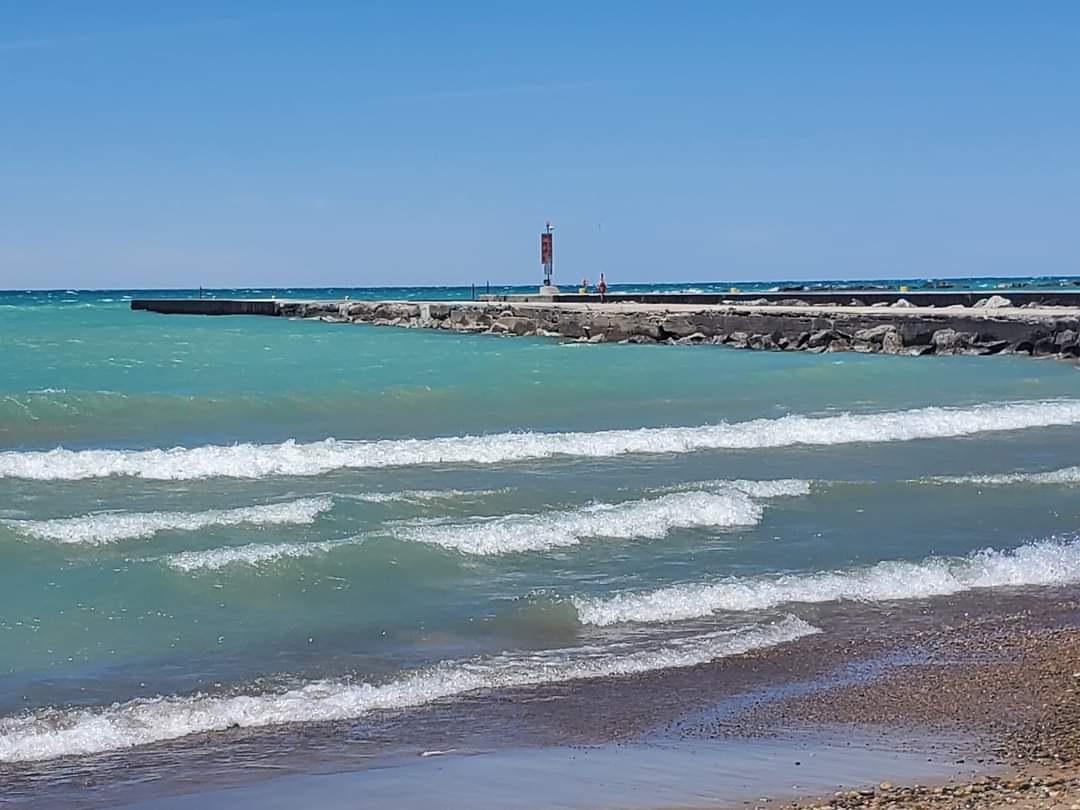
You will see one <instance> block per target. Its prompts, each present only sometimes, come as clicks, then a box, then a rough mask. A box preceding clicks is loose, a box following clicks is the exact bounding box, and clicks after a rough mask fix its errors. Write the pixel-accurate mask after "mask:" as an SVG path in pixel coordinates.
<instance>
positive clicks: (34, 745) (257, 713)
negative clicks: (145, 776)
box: [0, 617, 818, 762]
mask: <svg viewBox="0 0 1080 810" xmlns="http://www.w3.org/2000/svg"><path fill="white" fill-rule="evenodd" d="M816 632H818V631H817V629H816V628H814V627H813V626H812V625H809V624H807V623H806V622H804V621H801V620H799V619H796V618H794V617H788V618H786V619H784V620H781V621H778V622H775V623H771V624H761V625H755V626H749V627H745V628H742V629H739V630H733V631H724V632H716V633H709V634H706V635H699V636H689V637H685V638H682V639H679V640H676V641H671V642H668V643H667V644H665V645H663V646H654V647H647V648H643V649H642V648H639V649H624V650H621V651H619V652H610V651H609V652H605V653H591V652H590V651H589V650H586V649H582V648H579V649H565V650H553V651H545V652H537V653H521V654H518V653H514V654H503V655H499V656H492V657H488V658H480V659H473V660H469V661H454V662H443V663H441V664H438V665H436V666H434V667H431V668H429V669H426V670H421V671H417V672H414V673H411V674H407V675H405V676H403V677H401V678H400V679H398V680H394V681H390V682H389V683H383V684H371V683H356V682H347V681H339V680H319V681H314V682H311V683H308V684H306V685H305V686H302V687H299V688H296V689H291V690H289V691H285V692H274V693H262V694H254V695H235V696H225V697H218V696H205V695H196V696H194V697H156V698H151V699H137V700H133V701H130V702H128V703H117V704H113V705H112V706H108V707H104V708H96V709H67V710H57V709H45V710H41V711H37V712H34V713H29V714H24V715H19V716H15V717H6V718H0V762H26V761H33V760H44V759H51V758H54V757H60V756H69V755H78V754H93V753H100V752H103V751H115V750H121V749H125V748H130V747H132V746H137V745H146V744H148V743H154V742H159V741H162V740H171V739H176V738H178V737H184V736H187V735H189V734H198V733H203V732H210V731H220V730H223V729H227V728H233V727H236V726H240V727H244V728H255V727H261V726H274V725H280V724H283V723H297V722H326V721H331V720H345V719H350V718H354V717H359V716H361V715H363V714H366V713H367V712H370V711H374V710H379V709H398V708H405V707H410V706H419V705H422V704H426V703H431V702H432V701H436V700H441V699H445V698H450V697H454V696H457V695H462V694H466V693H469V692H476V691H480V690H486V689H505V688H513V687H522V686H533V685H539V684H546V683H557V682H562V681H571V680H582V679H593V678H606V677H616V676H621V675H631V674H634V673H639V672H649V671H654V670H662V669H673V668H677V667H688V666H694V665H697V664H702V663H705V662H708V661H714V660H717V659H719V658H724V657H728V656H732V655H740V654H742V653H745V652H749V651H751V650H756V649H761V648H764V647H771V646H775V645H777V644H783V643H785V642H788V641H794V640H796V639H798V638H802V637H803V636H807V635H810V634H812V633H816Z"/></svg>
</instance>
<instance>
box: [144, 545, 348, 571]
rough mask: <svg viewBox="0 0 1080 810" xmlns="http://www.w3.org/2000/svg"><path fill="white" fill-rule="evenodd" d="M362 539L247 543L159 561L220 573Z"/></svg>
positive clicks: (307, 553)
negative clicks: (225, 569) (232, 566)
mask: <svg viewBox="0 0 1080 810" xmlns="http://www.w3.org/2000/svg"><path fill="white" fill-rule="evenodd" d="M359 542H361V540H360V538H349V539H345V540H323V541H319V542H311V543H248V544H247V545H243V546H225V547H223V548H211V549H206V550H204V551H181V552H179V553H177V554H168V555H166V556H164V557H159V558H157V559H158V560H160V561H161V562H163V563H165V564H166V565H167V566H169V568H172V569H175V570H177V571H183V572H184V573H193V572H198V571H217V570H220V569H222V568H225V567H226V566H229V565H247V566H251V567H257V566H260V565H263V564H266V563H272V562H276V561H278V560H281V559H296V558H299V557H311V556H313V555H315V554H323V553H325V552H327V551H332V550H333V549H335V548H338V547H339V546H343V545H356V544H357V543H359Z"/></svg>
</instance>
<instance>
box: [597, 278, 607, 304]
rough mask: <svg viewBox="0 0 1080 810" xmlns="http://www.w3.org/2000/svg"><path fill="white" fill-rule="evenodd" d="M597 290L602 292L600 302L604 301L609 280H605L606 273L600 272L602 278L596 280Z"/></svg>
mask: <svg viewBox="0 0 1080 810" xmlns="http://www.w3.org/2000/svg"><path fill="white" fill-rule="evenodd" d="M596 291H597V292H598V293H600V303H601V304H602V303H604V296H605V295H607V282H606V281H605V280H604V274H603V273H601V274H600V280H599V281H598V282H596Z"/></svg>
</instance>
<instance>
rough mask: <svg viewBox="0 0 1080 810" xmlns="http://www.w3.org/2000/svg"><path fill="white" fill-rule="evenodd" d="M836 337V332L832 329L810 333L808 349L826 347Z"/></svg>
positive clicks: (807, 342) (807, 343)
mask: <svg viewBox="0 0 1080 810" xmlns="http://www.w3.org/2000/svg"><path fill="white" fill-rule="evenodd" d="M835 339H836V333H835V332H834V331H833V330H831V329H819V330H818V331H816V332H812V333H811V334H810V337H809V339H807V341H806V347H807V348H808V349H819V348H820V349H824V348H825V347H826V346H828V345H829V344H830V343H832V342H833V341H834V340H835Z"/></svg>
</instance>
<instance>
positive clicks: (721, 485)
mask: <svg viewBox="0 0 1080 810" xmlns="http://www.w3.org/2000/svg"><path fill="white" fill-rule="evenodd" d="M714 489H721V490H732V489H733V490H736V491H738V492H742V493H744V494H746V495H748V496H750V497H751V498H762V499H767V498H796V497H800V496H802V495H809V494H810V490H811V489H812V482H810V481H805V480H803V479H801V478H776V479H772V480H765V481H751V480H747V479H741V478H732V479H718V480H716V481H691V482H689V483H686V484H675V485H674V486H671V487H665V488H663V489H660V490H656V491H658V492H686V491H689V490H714Z"/></svg>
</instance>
